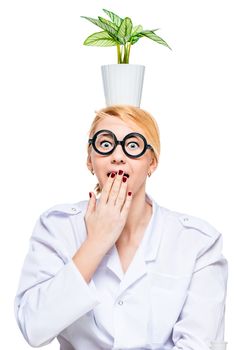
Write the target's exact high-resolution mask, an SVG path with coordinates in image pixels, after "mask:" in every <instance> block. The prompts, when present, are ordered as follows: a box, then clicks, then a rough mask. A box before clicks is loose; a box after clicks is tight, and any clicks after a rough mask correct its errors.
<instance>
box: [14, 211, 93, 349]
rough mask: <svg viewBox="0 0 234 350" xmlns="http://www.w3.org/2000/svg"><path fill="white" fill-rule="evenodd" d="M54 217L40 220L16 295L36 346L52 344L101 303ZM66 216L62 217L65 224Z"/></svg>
mask: <svg viewBox="0 0 234 350" xmlns="http://www.w3.org/2000/svg"><path fill="white" fill-rule="evenodd" d="M53 220H55V217H53V215H52V216H48V215H44V214H42V215H41V216H40V218H39V219H38V220H37V222H36V225H35V227H34V230H33V234H32V236H31V239H30V244H29V251H28V254H27V256H26V258H25V261H24V265H23V269H22V272H21V277H20V282H19V288H18V292H17V295H16V297H15V315H16V319H17V322H18V325H19V328H20V330H21V332H22V333H23V335H24V337H25V339H26V341H27V342H28V343H29V344H30V345H31V346H33V347H39V346H42V345H45V344H48V343H49V342H51V341H52V340H53V339H54V338H55V337H56V336H57V335H58V334H59V333H60V332H61V331H63V330H64V329H65V328H66V327H68V326H69V325H70V324H72V323H73V322H74V321H76V320H77V319H79V318H80V317H82V316H83V315H84V314H85V313H87V312H89V311H90V310H91V309H93V308H94V307H95V306H96V305H97V304H98V303H99V299H98V296H97V293H96V289H95V286H94V287H93V285H91V284H87V283H86V281H85V280H84V278H83V276H82V275H81V273H80V272H79V270H78V268H77V267H76V265H75V264H74V262H73V260H72V257H71V256H70V254H69V252H68V249H67V247H66V245H65V244H63V243H64V242H63V241H61V239H60V237H59V235H58V230H57V229H56V225H55V224H54V223H55V221H53ZM65 220H68V219H67V218H66V216H65V215H64V216H63V218H62V219H61V218H60V221H61V225H62V224H63V222H64V221H65ZM66 222H67V221H66ZM61 225H60V227H61ZM64 230H65V226H64Z"/></svg>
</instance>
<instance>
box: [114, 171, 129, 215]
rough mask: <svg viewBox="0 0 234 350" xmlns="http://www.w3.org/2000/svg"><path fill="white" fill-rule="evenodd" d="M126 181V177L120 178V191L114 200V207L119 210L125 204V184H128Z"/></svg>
mask: <svg viewBox="0 0 234 350" xmlns="http://www.w3.org/2000/svg"><path fill="white" fill-rule="evenodd" d="M127 180H128V178H127V177H126V176H124V177H123V178H122V183H121V187H120V190H119V193H118V197H117V198H116V201H115V206H116V207H117V208H119V209H121V208H122V206H123V204H124V202H125V199H126V192H127V183H128V181H127Z"/></svg>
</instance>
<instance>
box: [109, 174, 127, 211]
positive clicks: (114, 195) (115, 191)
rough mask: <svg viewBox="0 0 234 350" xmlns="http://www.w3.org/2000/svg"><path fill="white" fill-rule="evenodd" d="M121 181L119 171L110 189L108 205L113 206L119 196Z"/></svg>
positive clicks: (121, 175) (121, 176) (121, 177)
mask: <svg viewBox="0 0 234 350" xmlns="http://www.w3.org/2000/svg"><path fill="white" fill-rule="evenodd" d="M122 180H123V171H122V170H119V172H118V174H117V175H116V179H115V181H114V183H113V186H112V187H111V190H110V194H109V199H108V203H110V204H112V205H115V203H116V199H117V197H118V195H119V190H120V187H121V184H122Z"/></svg>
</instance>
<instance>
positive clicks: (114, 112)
mask: <svg viewBox="0 0 234 350" xmlns="http://www.w3.org/2000/svg"><path fill="white" fill-rule="evenodd" d="M107 116H113V117H116V118H119V119H121V120H122V121H124V122H125V123H126V124H128V122H129V121H131V122H134V123H135V124H136V125H138V126H139V127H140V128H141V129H142V130H143V131H144V133H145V136H146V139H147V142H148V143H149V144H150V145H151V146H152V148H153V151H152V152H153V154H154V156H155V158H156V161H157V163H158V161H159V155H160V135H159V128H158V124H157V122H156V120H155V119H154V117H153V116H152V115H151V114H150V113H148V112H146V111H145V110H143V109H141V108H139V107H135V106H131V105H112V106H108V107H105V108H102V109H100V110H99V111H96V116H95V118H94V120H93V122H92V124H91V127H90V129H89V133H88V134H89V138H92V136H93V135H94V134H95V132H96V127H97V124H98V123H99V122H100V121H101V120H102V119H104V118H106V117H107ZM89 146H90V145H88V146H87V152H88V157H89V156H90V152H91V147H89ZM94 190H96V194H97V195H98V194H99V193H100V192H101V188H100V185H99V183H98V184H97V185H96V186H95V188H94Z"/></svg>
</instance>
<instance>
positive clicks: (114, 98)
mask: <svg viewBox="0 0 234 350" xmlns="http://www.w3.org/2000/svg"><path fill="white" fill-rule="evenodd" d="M101 70H102V79H103V87H104V94H105V99H106V105H107V106H110V105H113V104H129V105H133V106H136V107H140V103H141V95H142V88H143V80H144V73H145V66H142V65H138V64H122V63H121V64H109V65H104V66H101Z"/></svg>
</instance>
